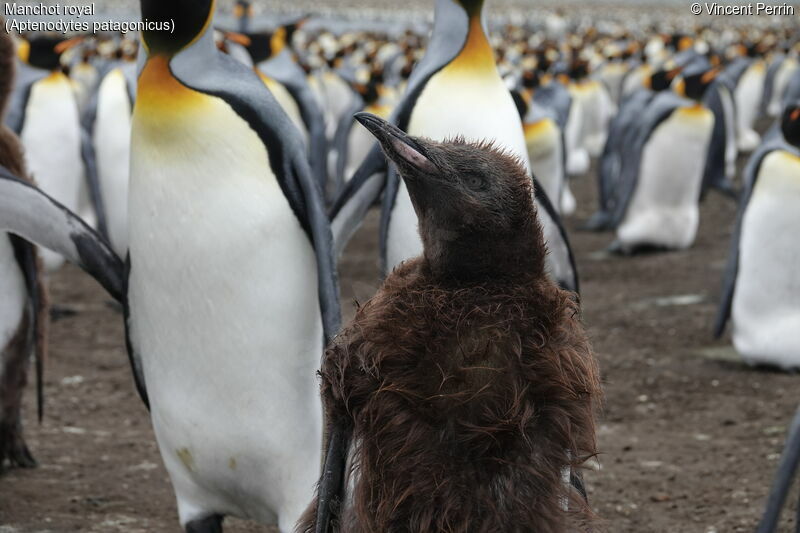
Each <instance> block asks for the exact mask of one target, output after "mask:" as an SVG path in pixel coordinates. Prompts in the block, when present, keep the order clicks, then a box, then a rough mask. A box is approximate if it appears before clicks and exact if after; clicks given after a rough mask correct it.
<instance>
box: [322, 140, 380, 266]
mask: <svg viewBox="0 0 800 533" xmlns="http://www.w3.org/2000/svg"><path fill="white" fill-rule="evenodd" d="M387 168H388V167H387V163H386V158H385V157H383V153H382V152H381V149H380V147H379V146H378V144H377V143H376V144H375V146H373V147H372V149H371V150H370V151H369V153H368V154H367V157H366V158H365V159H364V162H363V163H361V166H360V167H358V170H356V173H355V174H354V175H353V177H352V179H351V180H350V181H348V182H347V185H345V187H344V190H343V191H342V192H341V194H340V195H339V197H338V198H337V199H336V201H335V202H334V204H333V206H332V207H331V211H330V217H331V221H332V222H331V229H332V231H333V242H334V252H335V255H336V257H338V256H339V254H341V252H342V250H344V247H345V246H346V245H347V242H348V241H349V240H350V238H351V237H352V236H353V234H354V233H355V232H356V230H357V229H358V227H359V226H360V225H361V222H362V221H363V220H364V216H365V215H366V214H367V211H368V210H369V208H370V206H372V204H373V203H375V200H377V199H378V198H379V197H380V195H381V192H382V191H383V190H384V187H385V184H386V172H387Z"/></svg>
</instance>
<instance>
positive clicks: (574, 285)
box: [533, 177, 580, 294]
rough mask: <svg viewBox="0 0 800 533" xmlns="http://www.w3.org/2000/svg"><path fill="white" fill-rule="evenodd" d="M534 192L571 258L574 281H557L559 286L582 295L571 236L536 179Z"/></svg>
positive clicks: (570, 263) (534, 179)
mask: <svg viewBox="0 0 800 533" xmlns="http://www.w3.org/2000/svg"><path fill="white" fill-rule="evenodd" d="M533 191H534V196H535V197H536V201H537V202H539V205H541V206H542V207H543V208H544V210H545V212H547V215H548V216H549V217H550V220H552V221H553V223H554V224H555V225H556V227H557V228H558V232H559V234H560V235H561V239H562V240H563V241H564V246H566V248H567V256H568V258H569V265H570V268H571V269H572V279H570V280H557V281H558V284H559V285H560V286H561V288H562V289H565V290H568V291H573V292H575V293H576V294H580V281H579V280H578V266H577V264H576V263H575V255H574V254H573V253H572V246H571V245H570V243H569V236H568V235H567V230H566V228H564V224H563V223H562V221H561V217H560V216H559V214H558V212H557V211H556V210H555V208H554V207H553V204H552V202H550V199H549V198H548V197H547V193H546V192H545V191H544V187H542V186H541V185H539V182H538V181H536V178H535V177H534V178H533Z"/></svg>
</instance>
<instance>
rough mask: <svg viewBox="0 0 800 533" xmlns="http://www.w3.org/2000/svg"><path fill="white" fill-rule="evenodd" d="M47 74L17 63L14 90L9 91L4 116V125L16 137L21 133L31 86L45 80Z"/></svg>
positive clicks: (19, 62) (20, 62)
mask: <svg viewBox="0 0 800 533" xmlns="http://www.w3.org/2000/svg"><path fill="white" fill-rule="evenodd" d="M47 74H48V72H47V71H45V70H42V69H38V68H34V67H31V66H29V65H27V64H26V63H23V62H22V61H17V75H16V79H15V83H14V89H13V90H12V91H11V95H10V98H9V102H8V109H7V110H6V116H5V125H6V126H8V128H9V129H10V130H11V131H13V132H14V133H16V134H17V135H19V134H20V133H21V132H22V127H23V126H24V124H25V109H26V108H27V106H28V99H29V98H30V95H31V90H32V89H33V85H34V84H35V83H36V82H37V81H39V80H41V79H43V78H45V77H46V76H47Z"/></svg>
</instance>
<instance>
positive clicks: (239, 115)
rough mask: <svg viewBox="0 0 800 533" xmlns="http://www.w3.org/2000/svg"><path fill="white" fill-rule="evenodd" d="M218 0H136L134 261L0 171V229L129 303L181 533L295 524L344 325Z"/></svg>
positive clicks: (313, 224) (310, 184) (285, 129)
mask: <svg viewBox="0 0 800 533" xmlns="http://www.w3.org/2000/svg"><path fill="white" fill-rule="evenodd" d="M215 7H216V5H215V2H214V1H213V0H202V1H197V0H176V1H173V2H169V3H165V2H162V1H161V0H142V1H141V8H142V18H143V19H148V20H151V21H158V22H162V23H163V22H167V21H175V26H174V31H172V32H168V31H164V32H153V31H145V32H144V33H143V34H142V39H143V44H144V46H145V49H146V51H147V57H146V59H144V64H143V68H142V71H141V73H140V75H139V79H138V90H137V99H136V105H135V108H134V115H133V127H132V134H131V138H132V146H131V179H130V194H129V197H130V201H129V207H130V209H129V253H128V261H127V267H126V268H124V269H123V267H122V266H121V263H120V261H119V259H118V258H117V256H116V255H115V254H114V253H113V252H112V251H111V250H110V249H109V247H108V246H107V245H106V244H105V242H104V241H102V240H101V239H99V238H97V236H96V235H95V234H93V233H92V232H91V231H90V230H89V229H88V228H87V227H86V226H85V225H84V224H82V223H80V221H79V220H77V219H76V218H75V217H74V216H73V215H71V214H70V213H69V212H67V211H66V210H65V209H64V208H63V207H61V206H59V205H57V204H54V203H53V202H52V200H50V199H49V198H48V197H46V196H45V195H43V194H42V193H39V192H37V191H36V190H35V189H33V188H31V187H29V186H25V185H24V184H22V183H21V182H19V181H18V180H15V179H13V178H12V177H10V176H1V177H2V179H0V228H5V229H8V230H10V231H14V232H16V233H19V234H21V235H23V236H24V237H25V238H27V239H29V240H33V241H35V242H38V243H40V244H42V245H45V246H49V247H51V248H55V249H56V250H57V251H59V252H61V253H64V254H65V255H66V256H67V257H69V258H71V259H72V260H74V261H76V262H78V263H79V264H80V265H81V266H83V267H84V268H86V269H87V270H89V271H90V272H92V273H93V274H94V275H95V276H96V277H98V279H99V280H100V281H101V282H102V283H103V284H104V286H105V287H106V288H108V289H109V291H110V292H111V293H112V294H113V295H114V296H116V297H117V298H118V299H120V300H122V302H123V305H124V307H125V316H126V319H127V320H126V325H127V329H128V340H129V342H128V346H129V353H130V355H131V360H132V363H133V368H134V374H135V376H136V378H137V384H138V387H139V391H140V392H141V393H142V396H143V399H145V401H148V400H149V405H150V408H151V418H152V422H153V428H154V430H155V434H156V439H157V441H158V445H159V448H160V451H161V454H162V458H163V460H164V464H165V466H166V468H167V471H168V473H169V475H170V478H171V480H172V484H173V487H174V490H175V494H176V497H177V501H178V512H179V515H180V522H181V524H182V525H183V526H184V527H185V529H186V531H187V532H192V533H205V532H217V531H221V528H222V525H221V524H222V519H223V516H224V515H235V516H239V517H243V518H249V519H253V520H256V521H259V522H263V523H274V522H277V524H278V527H279V529H280V530H281V531H282V532H289V531H291V530H292V528H293V526H294V523H295V522H296V521H297V519H298V517H299V516H300V513H301V512H302V510H303V508H304V507H305V506H306V505H307V503H308V500H309V499H310V497H311V494H312V493H313V488H314V484H315V483H316V481H317V479H318V477H319V461H320V457H321V453H320V452H321V444H322V412H321V411H322V409H321V404H320V400H319V389H318V382H317V379H316V370H317V368H318V367H319V361H320V356H321V353H322V348H323V343H324V342H325V340H327V339H329V338H330V337H331V336H332V334H333V333H334V332H335V331H336V330H337V328H338V322H339V308H338V301H337V288H336V282H335V273H334V265H333V254H332V239H331V235H330V227H329V224H328V221H327V217H326V215H325V210H324V204H323V199H322V193H321V190H320V188H319V186H318V184H317V183H316V181H315V180H314V179H313V177H312V174H311V171H310V169H309V167H308V162H307V159H306V156H305V151H304V148H303V143H302V140H301V138H300V134H299V132H297V130H296V129H295V128H294V127H293V126H292V124H291V122H290V121H289V119H288V117H286V115H285V114H284V113H283V111H282V110H280V108H279V106H278V104H277V102H276V101H275V100H274V99H273V97H272V96H271V94H270V92H269V91H268V90H267V88H266V87H265V86H264V84H263V83H262V82H261V81H260V80H259V78H258V77H257V75H256V74H255V73H254V72H253V71H252V70H251V69H249V68H247V67H245V66H242V65H241V64H240V63H239V62H237V61H236V60H235V59H233V58H230V57H229V56H227V55H225V54H224V53H222V52H220V51H219V50H218V49H217V48H216V46H215V43H214V35H213V28H212V19H213V14H214V11H215Z"/></svg>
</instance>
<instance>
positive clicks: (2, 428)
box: [0, 420, 36, 473]
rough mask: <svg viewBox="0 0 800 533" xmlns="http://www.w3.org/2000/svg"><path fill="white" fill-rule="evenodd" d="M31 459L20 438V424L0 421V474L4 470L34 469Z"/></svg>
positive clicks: (33, 460) (34, 461)
mask: <svg viewBox="0 0 800 533" xmlns="http://www.w3.org/2000/svg"><path fill="white" fill-rule="evenodd" d="M35 466H36V459H34V458H33V455H32V454H31V451H30V450H29V449H28V445H27V444H25V439H23V438H22V424H21V423H20V421H19V420H15V421H0V473H2V472H3V471H4V469H6V468H34V467H35Z"/></svg>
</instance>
